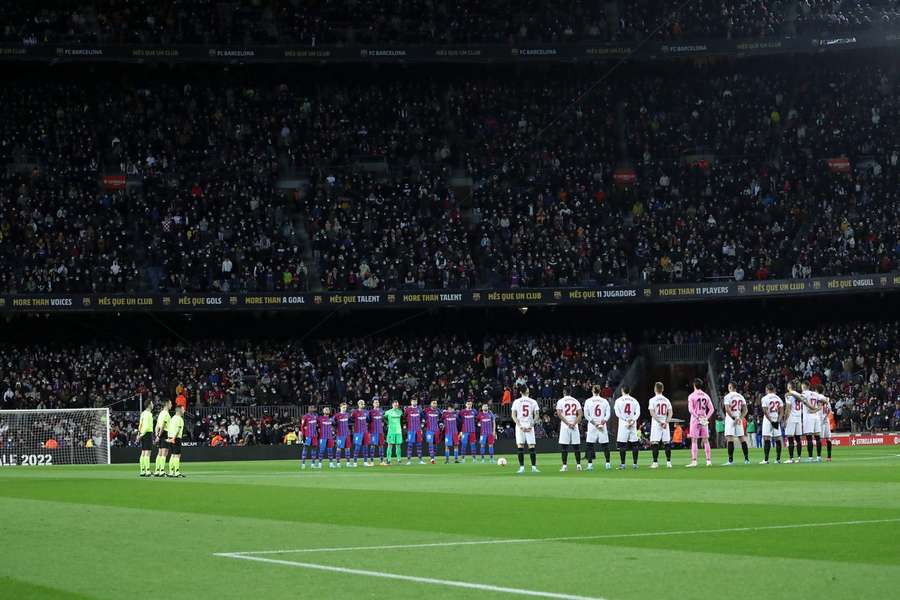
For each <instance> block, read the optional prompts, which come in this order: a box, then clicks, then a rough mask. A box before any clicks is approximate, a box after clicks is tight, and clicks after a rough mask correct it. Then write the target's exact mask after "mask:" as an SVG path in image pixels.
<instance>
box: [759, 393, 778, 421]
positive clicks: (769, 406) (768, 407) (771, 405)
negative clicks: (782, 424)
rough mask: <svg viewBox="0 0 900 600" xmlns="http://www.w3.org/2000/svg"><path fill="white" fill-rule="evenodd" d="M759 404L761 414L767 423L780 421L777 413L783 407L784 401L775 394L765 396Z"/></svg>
mask: <svg viewBox="0 0 900 600" xmlns="http://www.w3.org/2000/svg"><path fill="white" fill-rule="evenodd" d="M759 403H760V405H762V410H763V414H764V415H765V417H766V418H767V419H768V420H769V421H774V422H775V423H777V422H778V421H779V420H780V418H779V413H780V412H781V409H782V407H784V400H782V399H781V398H780V397H779V396H778V395H777V394H766V395H765V396H763V397H762V399H761V400H760V401H759Z"/></svg>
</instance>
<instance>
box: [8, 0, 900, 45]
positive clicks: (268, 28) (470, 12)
mask: <svg viewBox="0 0 900 600" xmlns="http://www.w3.org/2000/svg"><path fill="white" fill-rule="evenodd" d="M73 4H74V5H75V6H74V7H73ZM362 15H365V17H364V18H363V17H362ZM663 16H665V17H671V18H670V19H666V20H665V21H662V18H663ZM0 21H2V22H3V23H4V26H3V28H2V30H0V42H6V43H21V44H25V45H37V44H47V43H59V42H67V43H81V44H89V43H98V42H100V43H110V44H122V43H140V44H198V43H214V44H249V43H259V44H271V43H279V42H280V43H288V44H304V45H313V46H315V45H322V44H354V43H357V44H373V43H374V44H420V43H423V42H429V43H434V42H437V43H443V44H467V43H517V42H518V43H521V42H529V43H565V42H576V41H584V40H588V41H602V42H605V41H617V40H632V39H644V38H646V37H648V36H650V37H654V38H658V39H663V40H680V39H717V38H760V37H769V38H773V37H779V36H783V35H791V34H796V33H816V34H842V33H858V32H861V31H866V30H871V29H877V28H880V27H884V26H887V25H891V24H895V23H897V22H900V5H898V3H897V2H896V0H801V1H799V2H789V1H786V0H755V1H753V2H750V1H747V0H729V1H726V2H713V1H711V0H701V1H697V2H687V3H686V2H683V1H681V0H630V1H626V0H618V1H613V2H587V1H577V2H563V1H560V0H552V1H549V2H547V1H545V2H538V1H536V0H526V1H521V0H520V1H513V0H498V1H497V2H492V3H491V6H490V7H486V6H484V4H483V3H479V2H476V1H474V0H410V1H406V2H402V3H395V4H389V5H385V4H384V3H380V2H375V1H372V0H341V1H337V2H332V1H329V2H325V1H316V2H303V3H301V2H297V1H296V0H269V1H266V2H255V3H251V4H249V5H247V4H242V3H224V2H223V3H219V2H211V1H209V0H200V1H195V2H190V3H184V2H176V1H172V0H168V1H165V2H153V1H151V0H133V1H131V2H128V3H127V4H125V5H123V4H122V3H120V2H114V1H111V0H104V1H99V2H96V1H95V2H82V3H71V2H60V1H58V0H57V1H51V2H42V7H41V9H40V10H38V11H35V10H34V8H33V7H30V6H27V5H23V4H21V3H14V2H11V3H7V4H6V6H4V7H3V8H2V10H0ZM660 25H662V26H661V27H660Z"/></svg>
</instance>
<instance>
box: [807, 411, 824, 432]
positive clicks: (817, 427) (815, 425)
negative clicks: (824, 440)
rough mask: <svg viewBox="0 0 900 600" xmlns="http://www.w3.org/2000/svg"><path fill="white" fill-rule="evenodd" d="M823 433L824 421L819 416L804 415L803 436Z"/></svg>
mask: <svg viewBox="0 0 900 600" xmlns="http://www.w3.org/2000/svg"><path fill="white" fill-rule="evenodd" d="M820 433H822V419H821V417H819V415H818V414H812V415H803V435H819V434H820Z"/></svg>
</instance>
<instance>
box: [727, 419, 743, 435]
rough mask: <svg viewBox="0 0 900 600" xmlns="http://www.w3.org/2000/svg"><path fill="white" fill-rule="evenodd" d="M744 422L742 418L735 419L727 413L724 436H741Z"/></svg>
mask: <svg viewBox="0 0 900 600" xmlns="http://www.w3.org/2000/svg"><path fill="white" fill-rule="evenodd" d="M743 435H744V423H743V420H742V419H735V418H732V417H731V416H729V415H725V436H726V437H743Z"/></svg>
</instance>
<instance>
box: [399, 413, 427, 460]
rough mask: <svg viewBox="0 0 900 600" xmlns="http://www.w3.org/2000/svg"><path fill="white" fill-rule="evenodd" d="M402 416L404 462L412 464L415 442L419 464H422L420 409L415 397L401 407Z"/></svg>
mask: <svg viewBox="0 0 900 600" xmlns="http://www.w3.org/2000/svg"><path fill="white" fill-rule="evenodd" d="M403 418H404V420H405V421H406V464H408V465H411V464H412V461H411V459H412V455H413V454H412V451H413V444H415V445H416V451H417V452H418V454H419V464H420V465H424V464H425V461H424V460H422V409H421V408H419V400H418V399H417V398H413V399H411V400H410V401H409V406H407V407H406V408H405V409H403Z"/></svg>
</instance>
